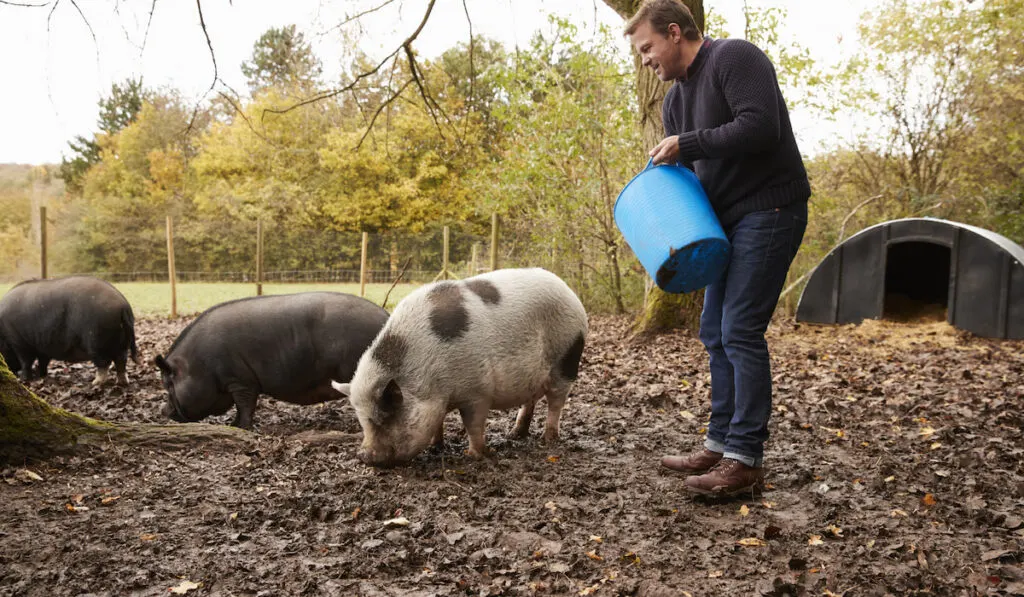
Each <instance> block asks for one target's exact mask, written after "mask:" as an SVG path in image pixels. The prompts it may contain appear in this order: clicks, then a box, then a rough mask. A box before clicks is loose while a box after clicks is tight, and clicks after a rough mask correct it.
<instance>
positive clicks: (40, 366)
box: [36, 357, 50, 377]
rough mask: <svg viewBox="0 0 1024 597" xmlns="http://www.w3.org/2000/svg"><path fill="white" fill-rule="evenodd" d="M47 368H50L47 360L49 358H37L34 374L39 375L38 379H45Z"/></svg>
mask: <svg viewBox="0 0 1024 597" xmlns="http://www.w3.org/2000/svg"><path fill="white" fill-rule="evenodd" d="M49 366H50V359H49V357H39V362H38V363H36V372H37V373H38V374H39V377H46V374H47V367H49Z"/></svg>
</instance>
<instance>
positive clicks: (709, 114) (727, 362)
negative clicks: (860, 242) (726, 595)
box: [626, 0, 811, 496]
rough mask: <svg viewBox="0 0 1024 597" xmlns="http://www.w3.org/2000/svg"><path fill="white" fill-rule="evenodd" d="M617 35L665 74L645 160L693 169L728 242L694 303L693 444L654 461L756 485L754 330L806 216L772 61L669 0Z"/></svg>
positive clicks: (766, 373) (765, 389) (764, 356)
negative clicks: (702, 414) (723, 263)
mask: <svg viewBox="0 0 1024 597" xmlns="http://www.w3.org/2000/svg"><path fill="white" fill-rule="evenodd" d="M626 35H627V36H628V37H629V39H630V42H631V43H632V45H633V47H634V49H635V50H636V51H637V53H638V54H639V55H640V56H641V58H642V59H643V64H644V66H648V67H650V68H652V69H653V70H654V72H655V73H656V74H657V75H658V78H659V79H661V80H662V81H675V83H674V84H673V85H672V87H671V88H670V89H669V91H668V93H667V94H666V96H665V100H664V103H663V104H662V119H663V121H664V124H665V139H663V140H662V141H661V142H660V143H658V144H657V146H655V147H654V148H653V149H651V151H650V155H651V157H652V158H653V160H654V163H656V164H663V163H675V162H679V163H681V164H683V165H685V166H687V167H689V168H692V169H693V170H694V171H695V172H696V173H697V176H698V177H699V178H700V181H701V184H702V185H703V186H704V190H705V191H707V194H708V197H709V199H710V200H711V205H712V206H713V207H714V209H715V213H716V214H717V215H718V218H719V221H721V223H722V227H723V229H724V230H725V233H726V236H727V237H728V238H729V242H730V244H731V245H732V255H731V258H730V262H729V266H728V268H727V269H726V271H725V272H724V273H723V274H722V276H721V277H720V278H719V279H718V280H716V281H715V282H713V283H712V284H711V285H710V286H708V288H707V290H706V292H705V294H704V310H703V312H702V313H701V323H700V339H701V342H703V343H704V346H705V347H706V348H707V352H708V355H709V357H710V369H711V420H710V423H709V425H708V430H707V436H706V437H705V440H704V447H703V449H702V450H699V451H697V452H694V453H691V454H688V455H685V456H665V457H664V458H662V460H661V464H662V465H663V466H665V467H667V468H670V469H673V470H676V471H680V472H683V473H689V475H690V476H688V477H687V478H686V479H685V481H684V485H685V487H686V489H687V490H689V491H692V492H694V493H698V494H703V495H711V496H733V495H738V494H742V493H749V492H752V491H755V490H757V489H758V488H759V487H760V486H761V485H762V484H763V479H764V471H763V468H762V458H763V453H764V442H765V441H766V440H767V439H768V418H769V415H770V414H771V402H772V379H771V370H770V366H769V361H768V346H767V343H766V342H765V338H764V333H765V330H766V329H767V327H768V322H769V320H770V319H771V316H772V312H773V311H774V310H775V305H776V303H777V302H778V300H779V294H780V293H781V291H782V287H783V284H784V283H785V280H786V273H787V272H788V271H789V266H790V263H791V262H792V260H793V257H794V256H795V255H796V252H797V249H798V248H799V246H800V243H801V241H802V240H803V235H804V229H805V228H806V226H807V199H808V198H809V197H810V194H811V190H810V184H809V183H808V180H807V172H806V170H805V169H804V165H803V161H802V159H801V157H800V151H799V150H798V149H797V145H796V139H795V138H794V136H793V129H792V126H791V125H790V121H789V112H788V111H787V109H786V104H785V102H784V101H783V99H782V92H781V90H780V89H779V84H778V81H777V79H776V77H775V69H774V67H773V66H772V64H771V61H770V60H769V59H768V57H767V56H765V54H764V53H763V52H762V51H761V50H759V49H758V48H757V47H756V46H754V45H753V44H751V43H749V42H747V41H744V40H740V39H723V40H717V39H711V38H709V37H704V36H703V35H702V34H701V32H700V30H699V29H698V28H697V25H696V23H695V22H694V20H693V15H692V14H691V13H690V11H689V9H688V8H687V7H686V6H685V5H684V4H683V3H682V2H680V0H645V2H644V3H643V4H642V5H641V6H640V8H639V10H637V12H636V15H634V16H633V18H632V19H630V21H629V22H628V23H627V24H626Z"/></svg>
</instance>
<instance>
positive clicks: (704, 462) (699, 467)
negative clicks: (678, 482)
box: [661, 448, 722, 475]
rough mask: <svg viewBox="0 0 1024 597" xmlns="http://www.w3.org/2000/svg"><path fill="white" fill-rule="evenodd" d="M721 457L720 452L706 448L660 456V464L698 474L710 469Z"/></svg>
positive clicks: (675, 469)
mask: <svg viewBox="0 0 1024 597" xmlns="http://www.w3.org/2000/svg"><path fill="white" fill-rule="evenodd" d="M721 459H722V453H721V452H712V451H711V450H708V449H707V448H704V449H703V450H700V451H699V452H693V453H691V454H686V455H685V456H662V457H661V466H663V467H665V468H670V469H672V470H674V471H679V472H681V473H689V474H691V475H699V474H701V473H706V472H708V471H709V470H711V469H712V467H714V466H715V465H716V464H718V461H719V460H721Z"/></svg>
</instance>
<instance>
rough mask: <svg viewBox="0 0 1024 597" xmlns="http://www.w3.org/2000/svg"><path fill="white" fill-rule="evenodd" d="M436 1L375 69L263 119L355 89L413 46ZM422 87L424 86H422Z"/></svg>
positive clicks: (269, 110)
mask: <svg viewBox="0 0 1024 597" xmlns="http://www.w3.org/2000/svg"><path fill="white" fill-rule="evenodd" d="M197 1H198V0H197ZM393 1H394V0H387V1H386V2H385V3H384V4H381V5H380V6H378V7H377V9H380V8H382V7H384V6H386V5H387V4H389V3H391V2H393ZM436 2H437V0H430V4H429V5H427V10H426V11H425V12H424V13H423V18H422V19H421V20H420V24H419V26H418V27H416V30H415V31H413V32H412V34H411V35H410V36H409V37H407V38H406V39H405V41H403V42H402V43H401V45H399V46H398V47H397V48H395V51H394V52H391V53H390V54H388V55H387V56H385V57H384V59H383V60H381V61H380V62H379V63H378V64H377V66H375V67H373V69H371V70H369V71H364V72H362V73H359V75H357V76H356V78H355V79H353V80H352V82H351V83H349V84H348V85H345V86H344V87H341V88H339V89H334V90H331V91H325V92H323V93H318V94H316V95H314V96H313V97H310V98H307V99H304V100H302V101H300V102H298V103H295V104H292V105H291V106H288V107H286V108H266V109H265V110H264V111H263V115H262V116H261V117H260V118H261V120H262V119H263V118H264V117H266V114H267V112H270V113H272V114H284V113H285V112H289V111H291V110H294V109H296V108H299V107H302V106H305V105H307V104H312V103H315V102H318V101H320V100H325V99H329V98H332V97H334V96H336V95H338V94H341V93H344V92H346V91H349V90H350V89H353V88H354V87H355V86H356V84H358V83H359V81H361V80H363V79H365V78H366V77H369V76H370V75H374V74H376V73H377V71H379V70H380V69H381V68H382V67H383V66H384V65H385V64H386V63H387V62H388V61H389V60H391V59H392V58H394V57H395V56H397V55H398V53H399V52H401V51H402V50H403V49H405V48H406V46H409V47H410V48H411V47H412V42H413V41H415V40H416V38H417V37H419V35H420V32H422V31H423V27H424V26H426V24H427V20H428V19H429V18H430V13H431V12H432V11H433V10H434V4H435V3H436ZM375 10H376V9H375ZM421 88H422V86H421Z"/></svg>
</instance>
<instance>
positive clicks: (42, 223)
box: [39, 205, 46, 280]
mask: <svg viewBox="0 0 1024 597" xmlns="http://www.w3.org/2000/svg"><path fill="white" fill-rule="evenodd" d="M39 277H40V278H42V279H44V280H45V279H46V206H45V205H40V206H39Z"/></svg>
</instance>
